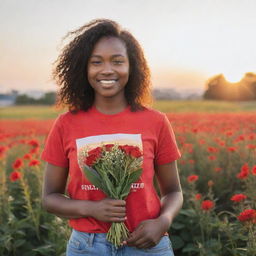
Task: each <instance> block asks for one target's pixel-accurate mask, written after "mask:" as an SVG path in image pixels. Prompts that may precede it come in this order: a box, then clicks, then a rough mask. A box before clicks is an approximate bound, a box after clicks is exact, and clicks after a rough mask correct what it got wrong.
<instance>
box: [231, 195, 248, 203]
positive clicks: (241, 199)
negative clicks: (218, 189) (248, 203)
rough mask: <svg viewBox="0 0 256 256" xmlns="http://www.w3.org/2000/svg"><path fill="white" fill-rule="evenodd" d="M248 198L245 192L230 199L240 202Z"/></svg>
mask: <svg viewBox="0 0 256 256" xmlns="http://www.w3.org/2000/svg"><path fill="white" fill-rule="evenodd" d="M246 198H247V196H246V195H244V194H236V195H233V196H232V197H231V198H230V200H231V201H233V202H237V203H238V202H241V201H244V200H245V199H246Z"/></svg>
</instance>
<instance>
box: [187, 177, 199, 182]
mask: <svg viewBox="0 0 256 256" xmlns="http://www.w3.org/2000/svg"><path fill="white" fill-rule="evenodd" d="M197 180H198V176H197V175H190V176H188V178H187V181H188V182H190V183H192V182H195V181H197Z"/></svg>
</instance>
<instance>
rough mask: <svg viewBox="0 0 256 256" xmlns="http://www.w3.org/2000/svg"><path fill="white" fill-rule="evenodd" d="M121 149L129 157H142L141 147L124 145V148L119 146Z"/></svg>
mask: <svg viewBox="0 0 256 256" xmlns="http://www.w3.org/2000/svg"><path fill="white" fill-rule="evenodd" d="M119 148H120V149H121V150H122V151H124V152H125V153H126V154H127V155H130V156H132V157H134V158H139V157H141V156H142V153H141V151H140V149H139V147H135V146H129V145H124V146H119Z"/></svg>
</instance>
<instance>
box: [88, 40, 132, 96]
mask: <svg viewBox="0 0 256 256" xmlns="http://www.w3.org/2000/svg"><path fill="white" fill-rule="evenodd" d="M87 74H88V81H89V83H90V85H91V86H92V88H93V89H94V91H95V97H96V99H102V98H113V97H120V98H121V97H122V98H124V88H125V85H126V84H127V82H128V79H129V59H128V56H127V51H126V47H125V45H124V43H123V42H122V41H121V40H120V39H118V38H116V37H103V38H101V39H100V40H99V41H98V42H97V43H96V44H95V47H94V49H93V51H92V55H91V57H90V58H89V62H88V70H87Z"/></svg>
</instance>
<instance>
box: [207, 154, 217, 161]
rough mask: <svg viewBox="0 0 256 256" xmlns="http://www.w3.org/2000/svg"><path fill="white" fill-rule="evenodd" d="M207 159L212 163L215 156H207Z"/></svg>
mask: <svg viewBox="0 0 256 256" xmlns="http://www.w3.org/2000/svg"><path fill="white" fill-rule="evenodd" d="M208 159H209V160H211V161H214V160H215V159H216V156H214V155H211V156H208Z"/></svg>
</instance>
